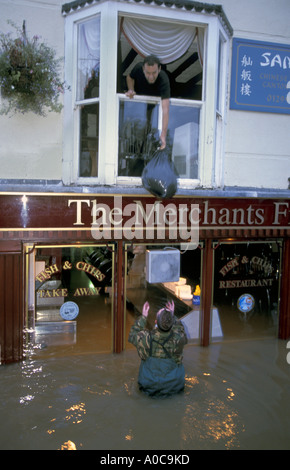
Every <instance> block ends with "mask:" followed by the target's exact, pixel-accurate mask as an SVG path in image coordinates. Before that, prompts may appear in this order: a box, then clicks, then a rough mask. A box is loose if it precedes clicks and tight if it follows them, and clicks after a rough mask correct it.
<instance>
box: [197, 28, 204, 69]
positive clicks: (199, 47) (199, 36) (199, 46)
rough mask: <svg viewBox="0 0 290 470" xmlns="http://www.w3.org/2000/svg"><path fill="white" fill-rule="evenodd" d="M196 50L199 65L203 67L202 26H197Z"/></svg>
mask: <svg viewBox="0 0 290 470" xmlns="http://www.w3.org/2000/svg"><path fill="white" fill-rule="evenodd" d="M196 37H197V52H198V57H199V61H200V65H201V66H202V67H203V55H204V52H203V51H204V28H197V36H196Z"/></svg>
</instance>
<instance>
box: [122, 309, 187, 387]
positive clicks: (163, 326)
mask: <svg viewBox="0 0 290 470" xmlns="http://www.w3.org/2000/svg"><path fill="white" fill-rule="evenodd" d="M149 309H150V305H149V302H145V304H144V305H143V310H142V316H141V317H140V318H138V319H137V320H136V322H135V324H134V325H133V326H132V327H131V330H130V333H129V342H130V343H132V344H133V345H134V346H135V347H136V348H137V352H138V355H139V357H140V358H141V364H140V368H139V375H138V384H139V388H140V390H142V391H144V392H145V393H147V394H148V395H150V396H169V395H173V394H175V393H179V392H181V391H182V390H183V389H184V384H185V371H184V366H183V364H182V353H183V348H184V346H185V344H186V343H187V337H186V334H185V331H184V327H183V325H182V323H181V322H180V321H178V320H177V318H176V317H175V316H174V302H173V301H172V302H167V304H166V306H165V308H162V309H160V310H159V311H158V312H157V314H156V325H155V328H153V329H152V330H150V329H148V328H147V327H146V326H147V317H148V313H149Z"/></svg>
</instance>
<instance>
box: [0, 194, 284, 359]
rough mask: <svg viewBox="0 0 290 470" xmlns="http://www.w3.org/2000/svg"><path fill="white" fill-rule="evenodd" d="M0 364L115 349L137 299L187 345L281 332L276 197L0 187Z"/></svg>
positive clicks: (280, 216)
mask: <svg viewBox="0 0 290 470" xmlns="http://www.w3.org/2000/svg"><path fill="white" fill-rule="evenodd" d="M0 198H1V199H0V201H1V208H2V211H1V227H0V259H1V263H0V279H1V283H0V290H1V297H0V299H1V300H0V346H1V363H8V362H15V361H19V360H21V359H22V358H23V357H25V354H26V351H27V350H28V349H29V348H32V349H33V352H34V354H36V355H42V357H43V356H51V355H59V354H94V353H120V352H121V351H123V350H124V349H128V348H130V345H129V343H128V341H127V338H128V333H129V329H130V327H131V325H132V324H133V322H134V321H135V319H136V317H137V316H138V315H140V314H141V313H142V306H143V304H144V302H145V301H146V300H148V301H149V303H150V306H151V310H150V313H151V315H150V317H149V323H150V322H151V324H152V325H151V326H153V325H154V312H155V311H156V309H157V308H160V307H159V306H160V305H162V304H163V303H164V302H166V301H167V300H168V299H173V300H174V303H175V313H176V316H177V317H178V318H179V319H180V320H181V321H182V322H183V323H184V326H185V328H186V331H187V334H188V337H189V342H190V343H192V344H196V345H202V346H208V345H209V344H210V343H212V342H213V341H227V340H239V339H248V338H262V337H265V336H273V337H279V338H282V339H287V338H288V337H289V336H290V298H289V277H290V275H289V267H288V263H287V260H288V259H289V254H290V253H289V250H290V240H289V232H290V230H289V202H288V201H287V200H285V199H271V198H268V199H259V198H247V199H245V198H217V197H216V198H204V197H194V198H193V197H182V196H180V197H179V196H178V197H175V198H173V199H169V200H157V199H155V198H153V197H151V196H143V195H141V196H140V195H131V196H128V195H124V196H122V195H104V194H75V193H69V194H68V193H65V194H61V193H60V194H56V193H26V194H24V193H2V194H1V195H0Z"/></svg>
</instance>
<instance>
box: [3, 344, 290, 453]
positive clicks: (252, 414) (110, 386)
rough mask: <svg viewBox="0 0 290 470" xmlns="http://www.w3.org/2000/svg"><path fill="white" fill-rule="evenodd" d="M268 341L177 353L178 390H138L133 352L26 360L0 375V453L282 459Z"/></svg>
mask: <svg viewBox="0 0 290 470" xmlns="http://www.w3.org/2000/svg"><path fill="white" fill-rule="evenodd" d="M288 352H289V350H287V342H286V341H282V340H277V339H275V338H264V339H258V340H256V339H253V340H237V341H228V342H223V343H213V344H211V345H210V346H209V347H207V348H202V347H200V346H198V345H188V346H186V347H185V350H184V365H185V370H186V387H185V390H184V392H183V393H181V394H179V395H176V396H173V397H171V398H166V399H152V398H149V397H147V396H146V395H144V394H142V393H141V392H140V391H139V390H138V386H137V375H138V367H139V359H138V357H137V353H136V351H135V350H127V351H125V352H123V353H121V354H118V355H113V354H87V353H85V354H67V355H65V354H62V355H56V354H54V355H52V356H51V357H49V356H43V357H42V356H41V354H37V355H33V354H32V355H31V357H30V358H29V359H27V360H26V361H24V362H22V363H19V364H11V365H2V366H0V390H1V401H0V416H1V420H0V448H1V449H2V450H4V449H6V450H8V449H19V450H20V449H27V450H30V449H31V450H38V449H41V450H66V449H76V450H99V449H100V450H126V451H128V452H129V451H131V450H135V449H144V450H168V451H170V450H173V449H175V450H183V451H186V450H191V449H193V450H194V449H201V450H203V449H212V450H215V449H230V450H231V449H241V450H244V449H289V448H290V422H289V421H290V420H289V398H290V393H289V392H290V365H289V364H288V363H287V360H286V357H287V353H288Z"/></svg>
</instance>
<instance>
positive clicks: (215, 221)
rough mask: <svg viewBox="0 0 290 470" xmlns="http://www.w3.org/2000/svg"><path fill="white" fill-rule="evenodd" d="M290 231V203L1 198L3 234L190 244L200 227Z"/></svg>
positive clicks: (37, 196) (94, 197)
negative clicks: (76, 233)
mask: <svg viewBox="0 0 290 470" xmlns="http://www.w3.org/2000/svg"><path fill="white" fill-rule="evenodd" d="M224 228H231V229H258V228H262V229H266V228H269V229H273V228H279V229H281V228H283V229H287V228H290V201H289V200H287V199H283V200H273V199H258V198H249V199H244V198H241V199H233V198H209V199H205V198H198V197H196V198H190V197H185V198H183V197H175V198H173V199H169V200H162V201H160V200H156V199H154V198H152V197H150V196H148V197H147V196H144V197H142V196H141V197H136V196H135V197H134V196H131V197H129V196H124V197H122V196H108V195H91V196H87V195H84V194H82V195H74V194H71V195H48V194H35V193H34V194H32V195H30V194H26V195H17V194H13V193H11V194H9V195H8V194H7V193H6V194H5V195H4V194H3V195H1V194H0V231H1V230H21V231H23V230H26V231H27V230H31V231H33V230H39V231H46V230H90V231H91V236H92V239H95V240H118V239H119V240H120V239H125V240H130V241H131V240H163V239H165V238H167V239H172V240H174V241H175V240H187V241H188V240H189V241H191V242H197V241H198V236H199V229H203V230H207V229H211V230H213V229H224Z"/></svg>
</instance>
